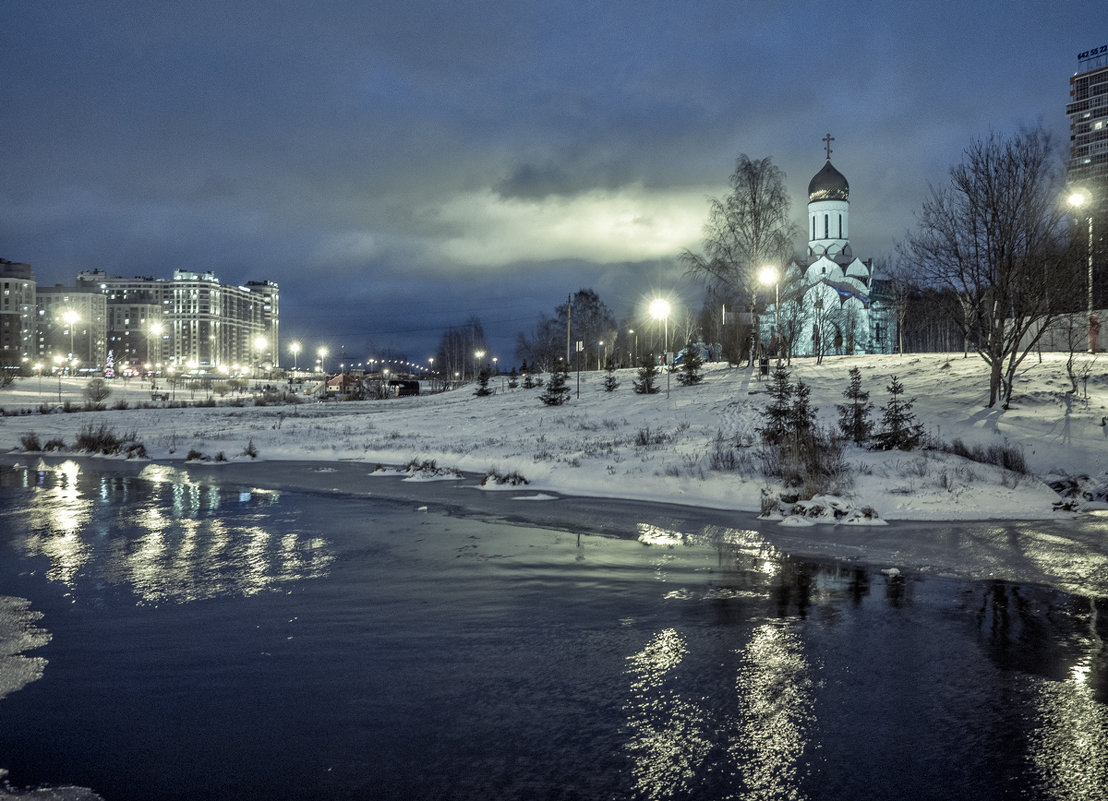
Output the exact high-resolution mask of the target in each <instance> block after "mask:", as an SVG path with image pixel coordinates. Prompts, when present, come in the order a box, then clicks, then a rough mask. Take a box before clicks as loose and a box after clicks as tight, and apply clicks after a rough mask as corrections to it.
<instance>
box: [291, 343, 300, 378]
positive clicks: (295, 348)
mask: <svg viewBox="0 0 1108 801" xmlns="http://www.w3.org/2000/svg"><path fill="white" fill-rule="evenodd" d="M289 353H291V354H292V375H293V377H294V378H295V377H296V360H297V357H298V356H299V355H300V343H299V342H292V343H290V344H289Z"/></svg>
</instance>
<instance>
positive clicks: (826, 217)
mask: <svg viewBox="0 0 1108 801" xmlns="http://www.w3.org/2000/svg"><path fill="white" fill-rule="evenodd" d="M830 216H831V215H829V214H824V215H823V238H824V239H827V238H828V236H827V232H828V230H829V229H828V227H827V226H828V224H829V219H828V218H829V217H830Z"/></svg>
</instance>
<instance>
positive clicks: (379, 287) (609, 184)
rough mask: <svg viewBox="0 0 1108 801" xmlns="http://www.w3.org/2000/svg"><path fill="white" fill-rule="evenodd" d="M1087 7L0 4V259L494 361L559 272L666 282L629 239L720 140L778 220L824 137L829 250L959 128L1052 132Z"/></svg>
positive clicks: (657, 218)
mask: <svg viewBox="0 0 1108 801" xmlns="http://www.w3.org/2000/svg"><path fill="white" fill-rule="evenodd" d="M1028 20H1035V24H1034V25H1029V24H1028ZM1105 23H1108V10H1105V9H1102V8H1100V7H1099V6H1097V5H1095V4H1093V5H1092V6H1090V5H1089V4H1058V3H1053V2H1046V0H1032V1H1031V2H1027V3H1022V4H1019V5H1018V6H1014V5H1012V4H1011V3H1009V2H1000V1H999V0H993V1H992V2H981V3H964V2H950V1H948V0H942V1H941V2H923V3H913V4H899V5H895V6H890V5H889V4H885V3H876V2H860V3H843V4H839V5H837V6H834V5H832V6H829V5H827V4H826V3H816V2H797V3H788V4H782V3H769V2H764V3H763V2H755V3H741V4H739V3H734V2H733V1H731V0H729V1H728V2H723V1H720V2H711V1H709V0H705V1H704V2H697V3H693V4H674V3H672V2H671V1H670V2H654V1H653V0H646V1H645V2H644V1H643V0H639V1H638V2H630V1H629V0H628V1H627V2H622V1H619V0H616V1H614V2H605V3H595V4H586V3H579V2H551V1H550V0H547V1H546V2H541V3H540V2H527V1H526V0H521V1H520V2H513V3H510V4H504V3H500V2H492V1H491V0H489V1H488V2H476V1H475V0H451V1H450V2H447V1H446V0H442V1H441V2H417V3H403V2H354V0H350V1H349V2H339V1H332V2H327V1H326V0H324V1H323V2H318V3H310V4H308V3H300V2H284V1H283V0H265V2H262V0H237V1H236V2H233V3H227V2H214V1H212V0H202V1H200V2H191V3H168V4H167V3H147V2H138V1H137V0H135V2H109V1H105V2H99V3H85V2H77V0H73V2H54V3H41V2H38V0H8V2H6V3H5V4H4V25H2V26H0V75H2V76H3V78H2V79H0V108H3V109H4V119H5V125H4V126H3V129H2V131H0V154H3V155H2V156H0V188H2V191H0V257H4V258H8V259H15V260H20V261H26V262H29V263H31V264H32V266H33V268H34V269H35V271H36V274H38V275H39V276H40V278H41V279H42V280H43V281H45V282H47V283H53V282H60V281H70V280H72V277H73V275H74V274H75V273H76V272H77V271H78V270H80V269H87V268H90V267H101V268H103V269H106V270H110V271H112V272H118V273H120V274H124V275H133V274H140V275H149V274H153V275H160V276H165V277H168V276H169V275H171V271H172V270H173V269H174V268H177V267H183V268H190V269H211V270H214V271H215V272H216V274H217V275H219V276H220V277H221V278H222V279H223V280H225V281H228V282H236V283H237V282H241V281H245V280H248V279H256V278H268V279H273V280H276V281H278V282H279V283H280V284H281V286H282V291H283V315H284V319H285V324H284V326H283V329H284V331H285V332H286V333H288V334H289V335H290V336H298V335H301V332H300V331H298V329H300V328H302V329H303V332H302V335H303V336H308V335H309V334H311V335H312V336H323V335H324V334H328V335H329V336H331V337H332V338H335V339H337V338H341V337H343V336H350V337H362V338H366V337H369V338H372V339H374V340H375V341H377V342H381V341H384V340H390V341H391V342H392V345H391V347H403V346H404V345H405V344H407V345H408V346H410V347H412V348H413V349H421V348H422V349H428V348H430V347H432V346H433V344H434V342H435V341H437V339H438V333H439V331H438V329H439V327H441V326H444V325H450V324H453V323H455V322H460V321H464V319H465V318H466V317H468V316H469V313H470V312H473V313H477V314H480V315H481V316H483V317H487V318H488V319H489V320H490V321H492V320H494V319H495V320H497V321H498V322H496V323H495V324H493V323H491V322H490V325H489V326H488V328H490V329H491V328H493V327H494V325H495V327H496V328H497V330H498V331H499V332H500V333H499V334H498V335H499V336H503V337H504V344H503V345H502V346H501V347H502V348H503V349H505V350H507V349H510V346H511V338H512V335H513V333H514V331H515V330H519V329H521V328H525V327H527V325H526V319H525V318H526V317H527V315H528V314H532V313H535V312H536V311H537V310H543V311H549V310H550V309H551V308H553V306H554V305H556V304H557V303H558V302H561V301H560V298H562V296H563V295H565V294H567V293H569V292H572V291H576V290H577V289H580V288H582V287H584V286H593V287H595V288H596V289H597V290H598V291H600V292H601V294H602V295H606V297H605V300H607V302H608V303H609V305H611V306H612V307H613V308H614V309H616V311H617V313H622V312H623V311H624V309H623V308H622V306H633V305H634V303H636V302H637V299H638V297H639V296H640V295H641V294H642V293H643V292H647V291H652V290H655V289H664V288H665V287H664V284H666V283H668V284H670V285H673V284H675V283H680V270H679V268H678V267H677V266H676V263H675V261H674V260H673V259H669V260H666V259H664V258H662V257H661V256H660V255H659V253H658V250H660V249H664V247H666V243H667V242H670V241H672V242H673V251H674V254H675V253H676V251H678V250H679V249H680V247H681V246H686V245H693V246H695V244H696V240H697V239H698V237H699V228H700V226H699V225H698V224H697V223H696V222H695V219H696V218H697V217H700V218H701V219H702V216H703V215H704V214H705V213H706V210H707V203H706V197H707V196H709V195H722V194H723V193H724V192H725V191H726V189H727V178H728V175H729V173H730V172H731V170H732V168H733V166H734V162H735V158H736V157H737V156H738V154H739V153H747V154H749V155H751V156H752V157H756V158H760V157H762V156H771V157H772V158H773V160H774V162H775V163H776V164H777V165H778V166H780V167H781V168H782V169H783V170H784V171H785V172H786V174H787V176H788V181H789V188H790V190H791V192H792V195H793V199H794V200H793V216H794V217H795V218H797V219H798V220H799V219H802V217H803V214H804V204H805V201H806V198H805V196H804V192H805V190H806V187H807V183H808V180H809V178H810V177H811V175H812V174H814V172H815V171H817V170H818V169H819V168H820V166H821V165H822V145H821V143H820V138H821V137H822V136H823V135H824V133H825V132H827V131H831V132H832V134H833V135H834V136H835V137H836V142H835V145H834V147H835V153H834V155H833V160H834V161H835V164H836V166H837V167H838V168H839V169H840V170H842V171H843V173H844V174H845V175H847V177H848V179H849V180H850V182H851V188H852V193H851V202H852V211H853V212H854V213H853V215H852V218H851V235H852V241H853V244H854V245H855V252H857V253H859V254H861V255H864V256H869V255H880V254H882V253H887V252H889V251H890V250H891V247H892V242H893V239H894V238H895V237H898V236H901V235H902V234H903V232H904V231H905V229H906V228H907V227H909V226H910V225H911V224H912V214H913V212H914V210H915V209H916V208H918V205H919V203H920V201H921V200H922V198H923V195H924V192H925V191H926V185H927V182H928V181H941V180H943V178H944V177H945V174H946V170H947V168H948V167H949V166H950V165H951V164H953V163H955V162H957V160H958V159H959V158H960V155H961V150H962V148H964V147H965V146H966V145H967V144H968V143H969V140H970V139H971V138H972V137H973V136H976V135H980V134H982V133H984V132H986V131H987V130H988V129H989V128H990V127H995V128H1000V129H1009V128H1012V127H1015V126H1017V125H1019V124H1020V123H1028V122H1031V123H1033V122H1034V121H1035V120H1036V119H1039V118H1042V119H1043V121H1044V124H1045V125H1046V126H1047V127H1048V128H1050V129H1051V130H1053V131H1055V132H1056V134H1057V136H1058V138H1059V140H1060V141H1061V142H1062V143H1063V144H1064V142H1065V141H1066V139H1065V137H1066V135H1067V129H1066V119H1065V116H1064V106H1065V102H1066V100H1067V90H1068V83H1067V81H1068V77H1069V75H1070V73H1071V72H1072V71H1073V70H1074V69H1075V68H1076V58H1075V57H1076V52H1077V51H1078V50H1079V49H1082V48H1083V47H1084V46H1086V45H1087V44H1088V37H1089V35H1090V34H1089V32H1090V31H1094V32H1095V31H1101V32H1102V34H1103V35H1104V36H1105V37H1108V25H1106V24H1105ZM1094 38H1095V37H1094ZM678 210H680V211H678ZM690 220H693V221H694V222H691V223H690ZM801 244H802V243H801ZM690 302H691V303H693V304H694V305H695V304H697V303H698V301H697V299H696V298H695V297H691V298H690ZM516 318H524V319H523V321H522V322H517V321H516ZM499 321H503V322H499ZM360 346H361V345H359V347H360ZM351 347H354V341H353V340H352V341H351Z"/></svg>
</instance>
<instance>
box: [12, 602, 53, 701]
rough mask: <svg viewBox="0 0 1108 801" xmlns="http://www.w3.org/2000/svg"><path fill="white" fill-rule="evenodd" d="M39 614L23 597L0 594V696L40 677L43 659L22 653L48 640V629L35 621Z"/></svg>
mask: <svg viewBox="0 0 1108 801" xmlns="http://www.w3.org/2000/svg"><path fill="white" fill-rule="evenodd" d="M41 618H42V613H41V612H33V611H31V602H30V601H28V600H27V599H25V598H12V597H10V596H6V595H0V698H3V697H4V696H6V695H10V694H11V693H14V692H15V691H16V690H19V689H22V688H23V687H26V686H27V685H28V684H30V683H31V682H32V681H37V680H38V679H40V678H42V673H43V670H45V669H46V660H45V659H43V658H42V657H30V656H25V655H24V652H25V651H32V650H34V649H35V648H41V647H42V646H43V645H46V643H48V642H50V632H48V631H46V629H43V628H40V627H39V626H37V625H35V624H36V621H38V620H39V619H41Z"/></svg>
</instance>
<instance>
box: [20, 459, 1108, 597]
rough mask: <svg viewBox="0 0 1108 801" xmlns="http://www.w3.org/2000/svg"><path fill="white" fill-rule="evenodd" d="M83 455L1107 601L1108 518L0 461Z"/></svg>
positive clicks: (295, 469) (151, 472)
mask: <svg viewBox="0 0 1108 801" xmlns="http://www.w3.org/2000/svg"><path fill="white" fill-rule="evenodd" d="M67 459H74V460H76V461H78V463H80V464H82V465H84V466H85V467H87V468H88V469H91V470H104V471H119V472H124V473H128V474H131V475H134V476H141V477H143V478H147V479H150V480H179V481H185V482H188V483H203V484H209V483H210V484H219V485H223V486H235V485H241V486H252V487H259V488H265V489H270V490H284V491H287V492H305V493H313V494H326V495H334V496H336V497H352V498H354V497H358V498H374V499H379V500H382V501H386V502H395V503H404V504H411V505H413V507H414V508H416V509H418V508H421V507H426V508H427V509H432V510H434V511H439V512H442V513H445V514H452V515H464V516H470V517H478V518H487V519H491V520H503V521H508V522H511V523H514V524H518V525H524V526H532V527H536V528H545V529H553V530H559V531H567V532H571V533H580V534H589V535H600V536H610V537H620V538H625V539H636V540H639V541H641V542H643V543H644V547H645V546H646V545H649V546H651V547H663V548H667V547H668V548H679V547H682V546H683V545H686V544H688V545H709V546H710V545H713V544H720V545H725V546H726V547H728V548H729V549H737V550H738V551H739V552H741V553H744V554H747V555H749V556H750V557H751V558H758V557H765V556H768V555H770V554H773V555H775V556H780V555H782V554H787V555H788V556H789V557H791V558H793V559H796V560H800V561H804V560H817V561H818V560H834V561H839V562H844V563H847V564H857V565H859V566H863V565H864V566H868V567H871V568H873V569H874V570H875V571H876V570H882V569H889V568H896V569H897V570H899V571H900V573H901V575H902V576H904V577H905V579H906V580H911V579H912V578H913V577H919V576H951V577H960V578H967V579H972V580H1003V581H1012V582H1021V583H1033V584H1042V585H1047V586H1051V587H1054V588H1056V589H1060V590H1063V591H1066V592H1069V593H1074V594H1078V595H1087V596H1108V515H1105V514H1104V513H1099V512H1094V513H1090V514H1084V515H1080V516H1067V517H1066V518H1065V519H1057V520H1052V521H1021V520H1013V521H1000V520H992V521H980V520H979V521H951V522H939V521H908V522H906V521H897V522H893V523H890V524H889V525H886V526H849V525H834V524H816V525H812V526H805V527H793V526H784V525H781V524H780V523H779V522H775V521H769V520H761V519H758V518H757V516H756V515H754V514H753V513H750V512H737V511H725V510H716V509H704V508H697V507H692V506H683V505H678V504H670V503H655V502H649V501H641V500H627V499H618V498H590V497H581V496H573V495H565V494H555V493H553V492H550V491H547V490H543V491H537V490H535V489H533V488H531V487H527V486H521V487H512V488H501V489H497V490H482V489H481V488H480V487H479V484H480V477H479V476H477V475H472V474H467V475H465V476H464V477H462V478H458V479H446V480H437V481H406V480H404V479H403V478H401V477H400V476H392V475H374V474H373V473H374V468H375V464H372V463H368V462H363V461H346V460H343V461H335V462H322V461H304V460H287V461H264V462H227V463H221V464H205V463H187V464H185V463H182V462H163V461H122V460H116V459H103V458H96V457H87V456H59V457H43V456H41V455H37V454H17V453H9V454H3V455H0V465H3V468H2V469H5V470H10V469H11V468H12V466H14V465H17V464H18V465H21V466H24V467H34V466H35V465H37V464H38V463H39V461H40V460H41V461H43V462H45V463H46V464H48V465H52V464H57V463H59V462H62V461H65V460H67Z"/></svg>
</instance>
